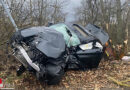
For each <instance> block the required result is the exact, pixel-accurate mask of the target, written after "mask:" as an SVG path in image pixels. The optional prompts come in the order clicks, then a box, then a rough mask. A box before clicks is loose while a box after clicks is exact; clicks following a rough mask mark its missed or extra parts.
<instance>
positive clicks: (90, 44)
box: [79, 42, 103, 50]
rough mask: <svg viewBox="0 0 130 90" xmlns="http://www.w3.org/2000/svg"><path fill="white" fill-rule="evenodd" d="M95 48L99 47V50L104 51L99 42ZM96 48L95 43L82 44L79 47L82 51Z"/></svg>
mask: <svg viewBox="0 0 130 90" xmlns="http://www.w3.org/2000/svg"><path fill="white" fill-rule="evenodd" d="M94 46H95V47H97V48H100V49H101V50H102V49H103V46H102V45H101V44H100V43H99V42H96V44H95V45H94ZM94 46H93V42H91V43H88V44H82V45H80V46H79V47H80V48H81V49H82V50H88V49H92V48H93V47H94Z"/></svg>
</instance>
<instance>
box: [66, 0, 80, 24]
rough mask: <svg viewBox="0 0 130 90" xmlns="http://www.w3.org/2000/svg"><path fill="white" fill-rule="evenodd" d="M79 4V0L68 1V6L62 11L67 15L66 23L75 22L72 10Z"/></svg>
mask: <svg viewBox="0 0 130 90" xmlns="http://www.w3.org/2000/svg"><path fill="white" fill-rule="evenodd" d="M80 2H81V0H70V1H69V2H68V5H67V6H66V8H65V9H64V12H67V13H68V15H67V17H66V22H72V21H74V20H75V18H74V14H75V11H74V8H76V7H78V6H80Z"/></svg>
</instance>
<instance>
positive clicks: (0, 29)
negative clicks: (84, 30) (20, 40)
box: [0, 0, 130, 50]
mask: <svg viewBox="0 0 130 90" xmlns="http://www.w3.org/2000/svg"><path fill="white" fill-rule="evenodd" d="M75 1H76V0H75ZM5 2H6V4H8V6H9V9H10V12H11V14H12V16H13V18H14V20H15V22H16V24H17V25H18V27H19V28H20V29H21V28H27V27H31V26H42V25H45V26H47V25H48V23H49V22H51V23H58V22H65V21H66V16H67V14H68V13H65V12H63V11H64V10H63V9H64V8H65V7H66V6H67V5H68V4H69V1H67V0H5ZM128 3H129V2H128V0H81V5H80V6H79V7H77V8H75V9H74V11H75V15H74V17H75V21H74V22H75V23H78V24H81V25H83V26H86V25H87V24H88V23H92V24H96V25H98V26H100V27H101V28H102V29H104V30H105V31H106V32H107V33H108V34H109V36H110V39H112V41H113V43H114V44H115V45H116V44H122V43H123V42H124V40H130V35H128V33H129V34H130V18H129V17H130V6H129V5H128ZM70 12H72V11H70ZM14 31H15V30H14V28H13V26H12V24H11V22H10V20H9V19H8V17H7V15H6V13H5V10H4V8H3V7H2V5H0V50H4V48H5V47H6V41H8V40H9V38H10V37H11V35H12V34H13V32H14ZM128 38H129V39H128ZM128 46H130V41H129V45H128Z"/></svg>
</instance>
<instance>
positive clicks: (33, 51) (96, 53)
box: [11, 23, 109, 85]
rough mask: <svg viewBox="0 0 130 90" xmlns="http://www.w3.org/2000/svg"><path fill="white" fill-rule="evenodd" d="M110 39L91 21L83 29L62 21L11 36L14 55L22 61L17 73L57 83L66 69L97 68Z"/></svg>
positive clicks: (28, 29)
mask: <svg viewBox="0 0 130 90" xmlns="http://www.w3.org/2000/svg"><path fill="white" fill-rule="evenodd" d="M90 30H91V31H90ZM97 34H98V35H97ZM101 35H102V37H100V36H101ZM108 39H109V37H108V35H107V33H105V32H104V31H103V30H101V29H100V28H99V27H97V26H95V25H92V24H89V26H88V27H87V28H84V27H82V26H80V25H78V24H65V23H59V24H54V25H51V26H48V27H45V26H37V27H31V28H27V29H22V30H19V31H17V32H15V33H14V35H13V36H12V38H11V47H12V49H13V52H14V56H15V57H16V58H17V59H18V60H19V61H20V62H21V63H22V65H21V66H20V67H19V69H18V70H17V75H18V76H19V75H21V74H22V73H23V72H24V71H26V70H27V71H29V72H33V73H34V75H35V76H36V77H37V79H38V80H40V81H42V82H43V81H44V82H46V83H47V84H49V85H54V84H58V83H59V82H60V80H61V78H62V77H63V75H64V73H65V71H67V70H86V69H92V68H97V67H98V65H99V63H100V61H101V58H102V55H103V53H104V50H103V49H104V44H105V43H106V42H107V41H108Z"/></svg>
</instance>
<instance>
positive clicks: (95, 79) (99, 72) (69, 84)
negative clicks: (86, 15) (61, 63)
mask: <svg viewBox="0 0 130 90" xmlns="http://www.w3.org/2000/svg"><path fill="white" fill-rule="evenodd" d="M18 65H19V63H18V62H17V61H16V60H14V59H13V58H12V57H9V58H8V59H5V56H2V55H0V78H1V79H2V80H3V83H4V87H7V88H15V90H130V88H128V87H124V86H119V85H117V84H116V83H114V82H113V81H112V80H110V78H109V77H112V78H114V79H116V80H118V81H122V80H127V79H128V78H129V79H130V62H123V61H121V60H104V59H103V60H102V61H101V63H100V65H99V67H98V68H97V69H93V70H87V71H68V72H66V74H65V75H64V77H63V79H62V80H61V82H60V84H58V85H55V86H48V85H45V84H40V83H39V81H38V80H36V78H35V77H34V76H33V75H32V74H30V73H28V72H25V73H24V74H23V75H21V76H20V77H17V76H16V69H17V67H18ZM127 84H130V83H129V82H128V83H127ZM108 88H110V89H108ZM112 88H113V89H112ZM124 88H125V89H124Z"/></svg>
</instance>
